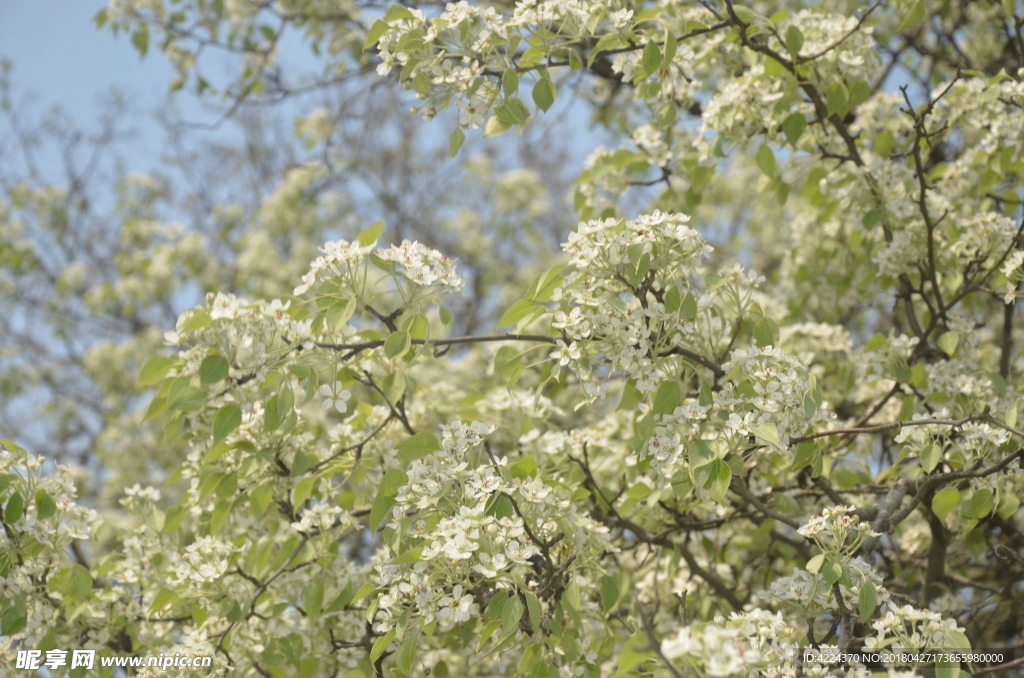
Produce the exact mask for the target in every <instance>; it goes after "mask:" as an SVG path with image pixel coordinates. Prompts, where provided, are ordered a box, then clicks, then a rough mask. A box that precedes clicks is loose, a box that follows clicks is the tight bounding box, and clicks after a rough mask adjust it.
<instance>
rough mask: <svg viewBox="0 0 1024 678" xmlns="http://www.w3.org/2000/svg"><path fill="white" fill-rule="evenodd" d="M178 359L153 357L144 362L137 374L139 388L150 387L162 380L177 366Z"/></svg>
mask: <svg viewBox="0 0 1024 678" xmlns="http://www.w3.org/2000/svg"><path fill="white" fill-rule="evenodd" d="M177 362H178V359H177V358H172V357H170V356H166V355H155V356H153V357H152V358H150V359H149V360H147V361H146V364H145V365H143V366H142V371H141V372H140V373H139V380H138V382H137V383H138V385H139V386H152V385H153V384H155V383H157V382H158V381H160V380H161V379H163V378H164V377H165V376H166V375H167V373H168V372H170V371H171V368H172V367H174V365H175V364H177Z"/></svg>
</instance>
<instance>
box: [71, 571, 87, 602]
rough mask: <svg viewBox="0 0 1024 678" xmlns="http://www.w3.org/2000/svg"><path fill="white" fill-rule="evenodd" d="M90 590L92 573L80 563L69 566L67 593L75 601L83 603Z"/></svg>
mask: <svg viewBox="0 0 1024 678" xmlns="http://www.w3.org/2000/svg"><path fill="white" fill-rule="evenodd" d="M91 592H92V575H91V574H89V570H87V569H85V568H84V567H82V566H81V565H78V564H75V565H72V566H71V576H70V577H69V578H68V595H70V596H71V599H72V600H74V601H75V602H76V603H84V602H85V601H86V599H87V598H88V597H89V593H91Z"/></svg>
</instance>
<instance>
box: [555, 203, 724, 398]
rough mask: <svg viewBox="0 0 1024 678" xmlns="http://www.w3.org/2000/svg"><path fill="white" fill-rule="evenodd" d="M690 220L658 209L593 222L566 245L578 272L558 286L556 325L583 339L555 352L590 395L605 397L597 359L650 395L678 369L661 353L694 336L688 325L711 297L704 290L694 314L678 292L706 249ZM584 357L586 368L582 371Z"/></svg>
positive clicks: (697, 267) (686, 288) (682, 290)
mask: <svg viewBox="0 0 1024 678" xmlns="http://www.w3.org/2000/svg"><path fill="white" fill-rule="evenodd" d="M688 221H689V217H688V216H686V215H684V214H666V213H663V212H654V213H653V214H650V215H644V216H641V217H639V218H638V219H636V220H630V221H627V220H623V219H603V220H593V221H589V222H586V223H581V224H580V225H579V227H578V228H577V229H576V231H575V232H573V233H571V234H570V235H569V240H568V242H566V243H563V245H562V248H563V249H564V250H565V251H566V253H568V254H569V257H570V261H571V263H572V265H573V267H574V269H575V270H574V271H573V272H572V273H570V274H569V276H567V277H566V279H565V281H564V282H563V284H562V287H561V289H560V290H558V291H556V295H555V298H556V300H559V301H561V302H562V303H561V307H560V309H559V311H558V312H556V316H555V324H554V326H555V327H557V328H559V329H561V330H563V331H564V332H565V334H566V335H567V336H569V337H571V338H572V339H574V340H577V341H578V340H586V341H583V342H581V343H580V344H579V345H577V344H576V341H574V342H573V343H571V344H568V345H563V346H561V347H560V348H559V350H557V351H555V353H554V354H553V356H552V357H554V358H556V359H557V360H559V362H560V363H561V364H563V365H568V364H571V365H572V366H573V368H574V369H575V370H576V373H577V374H578V375H579V377H580V380H581V381H582V382H583V386H584V389H585V390H586V392H587V394H588V396H590V398H591V400H594V399H597V398H599V397H601V396H602V395H603V385H602V384H600V383H597V382H596V381H595V380H594V378H593V376H594V367H593V363H594V362H597V363H599V364H603V365H606V366H607V367H608V368H609V369H610V370H613V371H614V370H622V371H623V372H624V373H625V374H626V375H627V377H628V378H631V379H636V380H637V382H636V383H637V388H639V389H640V391H641V392H644V393H649V392H652V391H654V390H655V388H656V385H657V383H658V382H659V381H661V380H662V378H664V376H666V375H667V374H669V373H671V372H674V370H675V366H676V364H677V361H676V360H664V359H663V357H664V356H665V355H666V354H670V353H671V352H672V349H673V348H674V347H676V346H680V345H684V344H687V343H689V342H690V341H691V340H692V339H691V338H689V337H688V334H689V332H688V330H689V328H690V327H692V324H693V321H694V318H695V316H696V313H697V311H698V310H699V308H700V307H701V304H703V305H704V306H705V307H706V306H707V305H709V304H710V299H709V298H707V299H705V298H703V295H702V302H694V304H695V305H696V306H697V308H695V309H693V310H692V312H691V309H689V308H684V304H683V303H682V301H683V299H682V297H683V296H685V295H687V294H690V295H691V297H692V293H691V292H690V288H691V284H690V282H689V278H690V277H691V276H694V275H695V274H696V273H697V272H698V271H699V270H700V262H701V260H702V259H704V258H706V257H707V256H709V255H710V253H711V246H710V245H708V243H707V241H706V240H704V238H703V237H701V236H700V235H699V234H698V233H697V232H696V231H695V230H693V229H692V228H690V227H689V226H687V222H688ZM698 294H699V292H698ZM624 297H626V298H627V300H625V301H624V299H623V298H624ZM584 361H586V362H587V363H588V364H590V365H591V367H589V368H583V364H584Z"/></svg>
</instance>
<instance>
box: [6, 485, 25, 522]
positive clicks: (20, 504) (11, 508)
mask: <svg viewBox="0 0 1024 678" xmlns="http://www.w3.org/2000/svg"><path fill="white" fill-rule="evenodd" d="M24 512H25V498H24V497H22V496H21V493H20V492H15V493H14V494H12V495H11V496H10V498H8V499H7V506H6V507H5V508H4V522H5V523H7V524H8V525H13V524H14V523H16V522H18V521H19V520H21V516H22V514H23V513H24Z"/></svg>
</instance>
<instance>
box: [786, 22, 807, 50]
mask: <svg viewBox="0 0 1024 678" xmlns="http://www.w3.org/2000/svg"><path fill="white" fill-rule="evenodd" d="M803 46H804V34H803V33H801V32H800V29H799V28H797V27H796V26H794V25H792V24H791V25H790V26H789V28H787V29H786V49H787V50H789V53H790V54H791V55H793V57H794V58H796V57H798V56H800V48H801V47H803Z"/></svg>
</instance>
